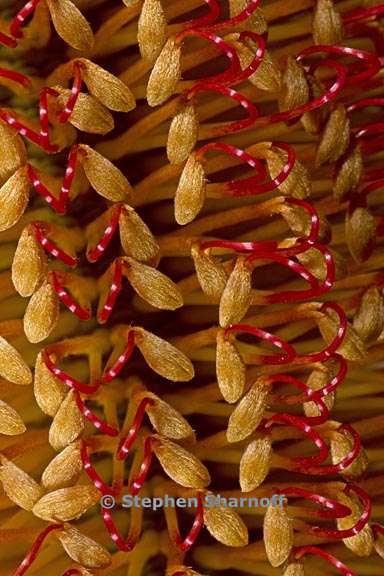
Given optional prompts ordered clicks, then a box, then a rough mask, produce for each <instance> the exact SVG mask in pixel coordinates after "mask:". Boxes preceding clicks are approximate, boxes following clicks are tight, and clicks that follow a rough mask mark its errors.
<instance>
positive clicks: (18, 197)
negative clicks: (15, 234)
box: [0, 166, 30, 232]
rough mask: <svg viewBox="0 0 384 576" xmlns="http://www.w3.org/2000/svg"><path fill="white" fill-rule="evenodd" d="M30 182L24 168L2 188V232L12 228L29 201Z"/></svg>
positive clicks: (0, 189) (17, 171) (0, 228)
mask: <svg viewBox="0 0 384 576" xmlns="http://www.w3.org/2000/svg"><path fill="white" fill-rule="evenodd" d="M29 187H30V184H29V180H28V177H27V174H26V171H25V167H24V166H22V167H21V168H19V169H18V170H16V172H15V173H14V174H13V175H12V176H11V177H10V178H8V180H7V181H6V182H5V183H4V184H3V185H2V187H1V188H0V232H4V230H8V228H12V226H14V225H15V224H16V223H17V222H18V221H19V220H20V218H21V217H22V215H23V214H24V210H25V209H26V207H27V204H28V201H29Z"/></svg>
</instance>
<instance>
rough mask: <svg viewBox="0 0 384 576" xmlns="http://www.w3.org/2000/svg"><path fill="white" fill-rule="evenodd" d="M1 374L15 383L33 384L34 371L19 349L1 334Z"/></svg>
mask: <svg viewBox="0 0 384 576" xmlns="http://www.w3.org/2000/svg"><path fill="white" fill-rule="evenodd" d="M0 376H1V377H2V378H5V379H6V380H8V381H9V382H12V383H13V384H21V385H26V384H31V382H32V373H31V371H30V369H29V368H28V366H27V365H26V363H25V362H24V360H23V358H22V356H21V355H20V354H19V353H18V351H17V350H15V348H14V347H13V346H11V345H10V344H8V342H7V341H6V340H5V338H3V337H2V336H0Z"/></svg>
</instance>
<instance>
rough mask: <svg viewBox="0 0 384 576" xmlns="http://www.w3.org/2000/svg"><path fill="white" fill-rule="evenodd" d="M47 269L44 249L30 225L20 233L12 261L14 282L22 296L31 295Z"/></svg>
mask: <svg viewBox="0 0 384 576" xmlns="http://www.w3.org/2000/svg"><path fill="white" fill-rule="evenodd" d="M45 269H46V261H45V255H44V251H43V249H42V248H41V246H40V244H39V243H38V242H37V240H36V238H35V235H34V234H33V231H32V230H31V228H30V227H29V226H27V227H26V228H24V230H23V231H22V233H21V234H20V238H19V242H18V244H17V248H16V252H15V255H14V257H13V262H12V282H13V285H14V287H15V289H16V291H17V292H18V293H19V294H20V296H23V297H26V296H31V294H33V293H34V292H35V290H36V288H37V287H38V286H39V285H40V283H41V281H42V279H43V276H44V272H45Z"/></svg>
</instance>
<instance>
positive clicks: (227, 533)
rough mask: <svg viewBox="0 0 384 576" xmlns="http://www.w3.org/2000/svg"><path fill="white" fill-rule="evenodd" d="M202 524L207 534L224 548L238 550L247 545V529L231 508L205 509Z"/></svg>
mask: <svg viewBox="0 0 384 576" xmlns="http://www.w3.org/2000/svg"><path fill="white" fill-rule="evenodd" d="M204 524H205V526H206V527H207V530H208V532H209V533H210V534H211V535H212V536H213V537H214V538H215V539H216V540H218V541H219V542H221V544H224V545H225V546H233V547H237V548H238V547H241V546H247V544H248V540H249V537H248V528H247V527H246V525H245V524H244V522H243V520H242V519H241V518H240V516H239V514H238V513H237V512H235V511H234V510H232V509H231V508H215V507H213V508H206V509H205V510H204Z"/></svg>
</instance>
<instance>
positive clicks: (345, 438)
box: [331, 430, 368, 478]
mask: <svg viewBox="0 0 384 576" xmlns="http://www.w3.org/2000/svg"><path fill="white" fill-rule="evenodd" d="M352 448H353V439H352V438H351V435H350V434H349V433H348V432H347V431H346V430H342V431H340V432H334V433H333V436H332V439H331V456H332V464H338V463H339V462H341V461H342V460H343V459H344V458H345V457H346V456H348V454H349V453H350V452H351V450H352ZM367 467H368V458H367V455H366V453H365V450H364V448H361V450H360V453H359V455H358V457H357V458H356V460H354V461H353V462H352V464H350V465H349V466H347V468H345V469H344V470H341V471H340V474H341V475H342V476H344V477H345V478H359V477H360V476H362V474H363V473H364V472H365V470H366V469H367Z"/></svg>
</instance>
